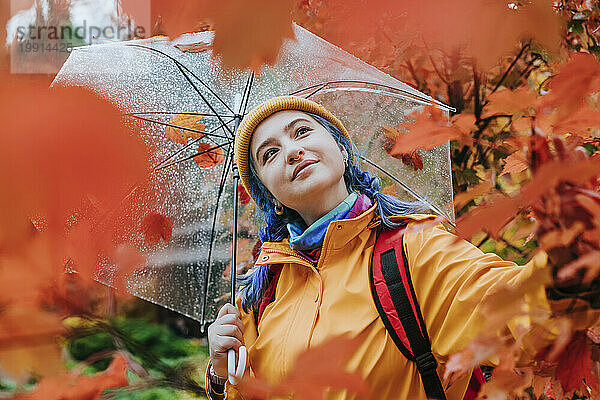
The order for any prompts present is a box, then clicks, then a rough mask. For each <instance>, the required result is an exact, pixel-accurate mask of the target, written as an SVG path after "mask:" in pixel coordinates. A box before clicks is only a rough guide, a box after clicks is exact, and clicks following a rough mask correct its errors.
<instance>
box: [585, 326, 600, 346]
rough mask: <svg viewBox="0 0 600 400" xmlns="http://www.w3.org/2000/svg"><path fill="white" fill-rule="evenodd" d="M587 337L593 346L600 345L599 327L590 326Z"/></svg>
mask: <svg viewBox="0 0 600 400" xmlns="http://www.w3.org/2000/svg"><path fill="white" fill-rule="evenodd" d="M587 336H588V337H589V338H590V340H591V341H592V342H593V343H595V344H600V325H595V326H592V327H591V328H588V331H587Z"/></svg>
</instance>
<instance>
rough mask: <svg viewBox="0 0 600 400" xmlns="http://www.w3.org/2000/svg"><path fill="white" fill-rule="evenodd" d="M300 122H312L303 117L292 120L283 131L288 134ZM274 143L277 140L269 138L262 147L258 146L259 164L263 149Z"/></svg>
mask: <svg viewBox="0 0 600 400" xmlns="http://www.w3.org/2000/svg"><path fill="white" fill-rule="evenodd" d="M300 121H305V122H309V123H310V121H309V120H307V119H306V118H302V117H300V118H296V119H294V120H292V121H291V122H290V123H288V124H287V125H286V126H284V127H283V130H284V131H286V132H289V131H290V130H291V129H292V128H293V127H294V125H296V124H297V123H298V122H300ZM274 142H275V139H273V138H268V139H267V140H265V141H264V142H262V143H261V144H260V146H258V148H257V149H256V153H255V157H256V161H259V162H260V160H259V158H258V155H259V154H260V151H261V150H262V149H263V148H265V147H267V146H269V145H271V144H272V143H274Z"/></svg>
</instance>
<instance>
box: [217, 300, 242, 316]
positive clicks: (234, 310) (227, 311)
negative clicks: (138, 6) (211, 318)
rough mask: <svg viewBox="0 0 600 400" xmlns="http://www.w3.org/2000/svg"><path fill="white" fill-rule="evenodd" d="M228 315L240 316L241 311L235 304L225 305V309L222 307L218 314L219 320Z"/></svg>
mask: <svg viewBox="0 0 600 400" xmlns="http://www.w3.org/2000/svg"><path fill="white" fill-rule="evenodd" d="M226 314H239V311H238V309H237V308H236V307H235V306H234V305H233V304H230V303H227V304H225V305H223V307H221V309H220V310H219V313H218V314H217V318H219V317H222V316H224V315H226Z"/></svg>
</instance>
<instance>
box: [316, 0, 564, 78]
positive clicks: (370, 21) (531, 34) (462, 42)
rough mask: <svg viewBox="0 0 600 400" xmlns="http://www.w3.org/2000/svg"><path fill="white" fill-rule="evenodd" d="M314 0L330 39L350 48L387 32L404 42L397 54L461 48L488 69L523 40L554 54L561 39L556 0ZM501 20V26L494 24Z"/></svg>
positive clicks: (387, 37)
mask: <svg viewBox="0 0 600 400" xmlns="http://www.w3.org/2000/svg"><path fill="white" fill-rule="evenodd" d="M310 3H318V4H319V6H314V9H315V11H314V12H315V13H318V16H324V17H327V19H326V20H325V22H324V23H323V22H322V28H321V29H322V30H323V32H324V36H325V38H326V39H328V40H330V41H332V42H334V43H336V44H338V45H340V46H341V47H343V48H347V47H350V46H352V45H353V44H355V43H361V44H362V43H365V42H367V40H368V39H370V38H377V37H378V34H379V35H381V33H382V32H384V33H385V34H384V35H383V37H384V38H385V40H386V41H388V40H389V41H391V42H392V43H400V44H403V46H398V47H399V49H398V50H401V52H399V53H398V51H397V52H395V53H394V54H393V56H392V57H393V58H400V59H407V58H409V55H410V54H411V51H412V52H414V48H415V47H417V51H419V50H420V52H421V53H424V52H426V51H427V50H429V49H435V50H439V51H443V52H445V53H446V54H452V53H453V52H454V51H456V50H457V49H460V52H461V54H462V55H463V56H464V57H465V58H466V59H474V60H476V62H477V66H478V68H481V69H484V70H485V69H488V68H490V67H491V66H493V65H495V64H496V63H497V62H498V61H499V60H500V58H501V57H503V56H504V55H506V54H507V53H511V52H513V51H515V50H516V49H517V47H518V45H519V44H520V42H521V41H527V40H529V39H533V41H534V42H536V43H539V44H541V45H542V46H543V47H544V48H546V49H547V50H549V51H550V52H551V53H554V54H556V53H558V51H559V46H560V43H561V33H562V32H561V28H562V21H561V18H560V17H559V16H558V15H557V13H556V12H555V11H554V8H553V2H552V1H551V0H536V1H528V2H521V3H519V6H518V7H509V6H508V4H507V3H506V2H502V1H499V2H489V1H485V0H453V1H451V0H441V1H435V2H404V1H401V2H391V1H388V0H373V1H369V2H368V6H365V3H363V2H358V1H353V0H329V1H327V2H309V4H310ZM309 7H310V6H309ZM324 17H323V18H324ZM498 21H502V24H501V28H500V29H491V28H490V27H495V26H498ZM319 22H321V21H319ZM348 27H352V29H348ZM423 42H424V43H425V44H426V45H427V50H425V49H424V45H423ZM406 44H409V45H406Z"/></svg>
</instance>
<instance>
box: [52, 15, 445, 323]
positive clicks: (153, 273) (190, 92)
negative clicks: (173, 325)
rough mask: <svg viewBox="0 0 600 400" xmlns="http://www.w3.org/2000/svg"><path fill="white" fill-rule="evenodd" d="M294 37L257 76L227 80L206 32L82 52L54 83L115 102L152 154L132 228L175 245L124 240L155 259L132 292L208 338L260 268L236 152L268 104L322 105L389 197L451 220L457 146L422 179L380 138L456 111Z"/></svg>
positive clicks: (135, 279)
mask: <svg viewBox="0 0 600 400" xmlns="http://www.w3.org/2000/svg"><path fill="white" fill-rule="evenodd" d="M294 34H295V40H288V41H287V42H285V43H284V46H283V47H282V49H281V51H280V55H279V59H278V62H277V64H276V65H274V66H266V67H264V68H263V69H262V70H261V72H260V74H259V75H255V74H253V73H252V72H250V71H242V70H233V71H232V70H225V69H224V68H222V66H221V63H220V61H219V58H218V57H215V56H214V55H213V54H212V51H211V50H210V44H211V43H212V39H213V33H212V32H201V33H194V34H187V35H184V36H181V37H179V38H177V39H175V40H173V41H170V40H169V39H168V38H166V37H153V38H150V39H145V40H135V41H130V42H119V43H108V44H100V45H92V46H86V47H78V48H75V49H74V50H73V52H72V54H71V55H70V57H69V58H68V60H67V61H66V62H65V64H64V65H63V67H62V69H61V70H60V72H59V73H58V75H57V76H56V78H55V80H54V82H53V85H57V86H58V85H60V86H84V87H87V88H90V89H91V90H93V91H95V92H97V93H98V94H100V95H101V96H103V97H105V98H106V99H108V100H109V101H111V102H113V103H114V104H115V105H116V106H117V107H118V108H119V109H120V110H122V112H123V118H124V121H125V123H127V124H129V125H130V126H131V127H132V128H133V130H134V131H135V132H137V134H139V135H140V136H141V137H142V138H143V140H144V141H145V142H146V143H147V144H148V146H149V147H150V148H151V149H152V152H151V155H150V157H151V165H153V166H154V168H153V170H152V175H151V178H150V182H149V184H147V185H144V187H143V188H142V187H138V188H135V189H134V190H132V192H131V193H130V194H129V200H131V201H125V202H124V204H128V207H130V209H128V210H127V212H128V213H130V215H132V216H142V217H144V216H146V217H147V216H152V215H156V214H159V215H163V216H166V217H168V218H169V219H170V221H171V222H172V224H173V236H172V238H171V240H170V241H169V242H168V243H163V242H160V243H158V244H152V245H149V244H147V243H146V242H145V241H144V235H143V232H142V231H141V230H140V225H139V224H131V225H130V226H129V227H128V230H127V229H126V231H125V232H122V235H123V236H124V237H125V238H127V239H128V240H129V241H133V242H134V243H137V245H138V247H139V249H140V250H141V251H142V252H143V253H144V254H145V255H146V256H147V265H146V266H145V268H143V269H141V270H140V271H138V272H137V273H135V274H134V275H133V276H132V277H131V278H130V280H129V284H128V290H129V291H130V292H131V293H132V294H134V295H136V296H139V297H141V298H144V299H147V300H149V301H152V302H154V303H157V304H159V305H162V306H164V307H167V308H169V309H172V310H175V311H177V312H179V313H181V314H184V315H186V316H188V317H191V318H193V319H196V320H198V321H200V323H201V326H202V327H205V326H207V324H208V323H210V322H212V321H213V320H214V316H215V315H216V311H217V310H218V308H219V307H220V306H221V305H222V304H223V303H224V302H226V301H229V300H230V299H232V298H233V296H234V295H235V276H236V273H235V272H236V271H241V270H244V269H247V268H249V267H250V266H251V265H252V262H253V260H252V247H253V245H254V243H256V238H257V226H256V224H255V221H254V219H253V215H254V206H253V204H252V203H246V204H239V202H238V197H239V196H238V186H239V185H238V182H237V179H238V177H237V176H236V175H237V173H236V167H235V165H234V163H233V146H232V145H233V140H234V134H235V131H236V127H237V125H238V124H239V122H240V121H241V119H242V118H243V116H244V115H245V114H246V113H247V112H248V111H249V110H250V109H252V108H253V107H254V106H256V105H258V104H260V103H261V102H262V101H264V100H266V99H268V98H271V97H274V96H278V95H284V94H295V95H298V96H303V97H306V98H310V99H312V100H314V101H317V102H319V103H321V104H323V105H324V106H325V107H326V108H327V109H329V110H330V111H331V112H332V113H333V114H334V115H336V116H337V117H338V118H339V119H340V120H341V121H342V123H343V124H344V125H345V126H346V127H347V129H348V131H349V133H350V135H351V137H352V138H353V141H354V143H355V144H356V146H357V149H358V152H359V154H360V157H361V162H362V165H361V167H362V168H364V169H366V170H370V171H371V172H373V173H376V174H377V175H378V176H380V177H381V179H382V183H383V186H384V189H385V190H386V192H391V193H395V194H396V195H398V196H399V197H400V198H402V199H405V200H415V199H416V200H419V201H423V202H425V203H427V204H428V205H429V206H430V207H431V209H432V210H434V212H436V213H438V214H441V215H444V216H446V217H448V218H449V219H450V220H451V221H453V220H454V214H453V208H452V207H451V204H452V184H451V175H450V154H449V145H448V144H445V145H442V146H439V147H437V148H434V149H433V150H430V151H422V152H420V153H419V155H420V157H421V159H422V161H423V168H422V169H420V170H418V171H415V170H414V169H413V168H412V167H409V166H406V165H404V164H403V163H402V162H401V161H399V160H398V159H396V158H394V157H391V156H390V155H389V154H388V153H387V152H386V150H385V148H386V138H385V136H384V134H383V129H382V127H384V126H391V127H395V126H397V125H398V124H399V123H402V122H406V116H407V115H408V114H410V113H411V112H412V111H414V110H415V109H418V108H419V107H422V106H424V105H435V106H437V107H439V108H440V109H442V110H445V111H448V110H449V109H450V107H448V106H446V105H444V104H442V103H440V102H438V101H436V100H434V99H432V98H431V97H429V96H427V95H425V94H423V93H421V92H419V91H417V90H415V89H414V88H412V87H410V86H409V85H407V84H404V83H402V82H400V81H398V80H396V79H394V78H392V77H391V76H389V75H387V74H385V73H383V72H381V71H379V70H378V69H376V68H374V67H372V66H370V65H368V64H366V63H364V62H362V61H361V60H359V59H357V58H355V57H354V56H352V55H350V54H348V53H347V52H345V51H343V50H341V49H340V48H338V47H336V46H334V45H332V44H330V43H328V42H326V41H325V40H323V39H321V38H319V37H318V36H315V35H314V34H312V33H310V32H309V31H307V30H305V29H303V28H301V27H299V26H297V25H294ZM242 42H243V41H242ZM388 144H389V143H388ZM134 199H135V201H133V200H134ZM242 203H244V202H242ZM111 271H112V269H111V266H110V265H101V266H99V270H98V279H99V280H101V281H103V282H106V283H110V282H111ZM231 271H233V272H234V273H231ZM228 274H231V282H229V278H228V277H227V278H225V276H226V275H228Z"/></svg>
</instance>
